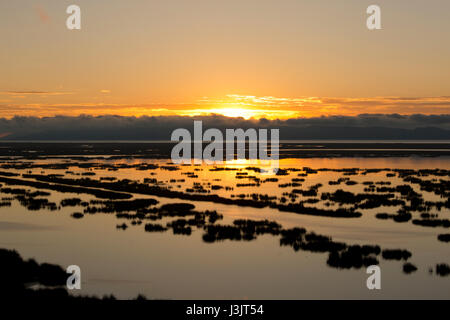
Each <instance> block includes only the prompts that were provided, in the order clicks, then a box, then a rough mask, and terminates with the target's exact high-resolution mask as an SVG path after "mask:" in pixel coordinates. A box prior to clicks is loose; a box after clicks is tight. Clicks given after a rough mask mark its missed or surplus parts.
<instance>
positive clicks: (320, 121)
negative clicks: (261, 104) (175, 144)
mask: <svg viewBox="0 0 450 320" xmlns="http://www.w3.org/2000/svg"><path fill="white" fill-rule="evenodd" d="M193 120H202V121H203V128H204V130H205V129H207V128H218V129H221V130H224V129H227V128H232V129H235V128H242V129H247V128H256V129H257V128H269V129H270V128H278V129H280V139H282V140H294V139H299V140H300V139H337V140H342V139H396V140H397V139H415V140H422V139H423V140H426V139H450V114H443V115H422V114H415V115H408V116H404V115H398V114H375V115H374V114H370V115H369V114H361V115H359V116H354V117H352V116H330V117H316V118H297V119H288V120H267V119H260V120H253V119H252V120H245V119H242V118H228V117H224V116H221V115H212V116H199V117H181V116H180V117H179V116H158V117H147V116H143V117H123V116H109V115H106V116H97V117H93V116H78V117H66V116H56V117H45V118H36V117H14V118H12V119H0V134H1V137H2V138H1V140H170V135H171V133H172V131H173V130H175V129H177V128H186V129H188V130H190V131H192V128H193Z"/></svg>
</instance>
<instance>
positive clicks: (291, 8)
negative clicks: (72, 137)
mask: <svg viewBox="0 0 450 320" xmlns="http://www.w3.org/2000/svg"><path fill="white" fill-rule="evenodd" d="M70 4H72V1H66V0H61V1H51V0H41V1H31V0H23V1H8V2H6V1H4V2H1V3H0V11H1V12H3V13H4V15H3V17H2V19H0V37H1V39H2V41H1V42H0V61H1V62H2V63H1V64H0V74H1V76H0V117H6V118H10V117H12V116H14V115H21V116H53V115H61V114H64V115H79V114H91V115H100V114H119V115H135V116H140V115H171V114H177V115H196V114H209V113H219V114H224V115H228V116H243V117H245V118H249V117H256V118H260V117H268V118H290V117H310V116H320V115H356V114H360V113H400V114H413V113H424V114H448V113H449V111H450V59H448V57H449V56H450V42H449V41H443V39H448V38H449V36H450V19H449V15H450V14H449V12H450V2H449V1H447V0H431V1H409V0H398V1H386V0H380V1H378V4H379V5H380V6H381V8H382V26H383V29H382V30H377V31H369V30H367V28H366V26H365V19H366V17H367V15H366V13H365V11H366V8H367V6H368V5H369V4H372V3H371V2H370V1H360V0H348V1H344V2H343V1H334V0H318V1H306V0H284V1H283V2H282V3H280V1H274V0H258V1H256V0H246V1H238V0H228V1H210V0H208V1H207V0H193V1H182V0H172V1H144V0H133V1H121V0H108V1H105V0H98V1H87V0H79V1H77V4H78V5H79V6H80V7H81V10H82V29H81V30H79V31H69V30H67V29H66V27H65V19H66V18H67V16H68V15H67V14H66V13H65V9H66V7H67V6H68V5H70Z"/></svg>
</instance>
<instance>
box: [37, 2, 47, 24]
mask: <svg viewBox="0 0 450 320" xmlns="http://www.w3.org/2000/svg"><path fill="white" fill-rule="evenodd" d="M35 10H36V14H37V16H38V17H39V20H40V21H41V22H42V23H48V22H50V17H49V15H48V14H47V12H46V11H45V9H44V8H43V7H42V6H41V5H37V6H36V7H35Z"/></svg>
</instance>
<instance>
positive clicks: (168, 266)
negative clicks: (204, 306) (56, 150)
mask: <svg viewBox="0 0 450 320" xmlns="http://www.w3.org/2000/svg"><path fill="white" fill-rule="evenodd" d="M23 161H24V162H26V163H32V164H34V165H37V167H30V168H27V169H14V168H7V169H5V165H7V164H11V163H13V162H11V160H8V161H4V162H3V163H1V165H2V167H3V168H2V169H1V170H2V171H3V172H6V171H7V172H12V173H19V174H23V173H25V172H27V173H32V174H37V175H49V174H63V175H64V177H66V178H71V179H78V178H81V177H85V176H82V175H81V174H82V173H86V172H93V173H95V175H94V176H86V177H89V178H91V179H100V178H101V177H103V178H105V177H106V178H107V177H114V178H117V179H119V180H120V179H130V180H133V181H137V182H139V183H143V182H144V179H145V178H150V179H157V180H158V185H160V186H164V187H170V188H171V190H173V191H181V192H186V189H189V188H191V187H192V186H193V185H194V182H195V183H200V185H202V186H203V188H205V189H208V190H209V191H210V194H211V193H213V194H217V195H219V196H221V197H226V198H231V195H235V196H236V195H238V194H246V195H247V194H252V193H255V192H256V193H261V194H267V195H270V196H274V197H277V201H279V199H280V198H281V197H282V196H283V193H284V192H291V191H292V190H293V189H302V190H306V189H308V188H309V187H311V186H313V185H315V184H317V183H321V184H323V186H322V187H320V188H319V192H318V196H317V197H313V198H320V195H321V194H322V193H327V192H331V193H332V192H334V191H336V190H338V189H344V190H346V191H350V192H353V193H355V194H357V193H363V192H364V187H366V186H365V185H363V182H364V181H374V182H380V181H384V182H386V181H389V182H391V185H390V187H395V186H397V185H402V184H405V182H404V181H403V180H402V179H401V178H399V176H398V174H396V175H395V176H394V177H386V172H389V171H383V172H377V173H368V174H366V175H362V174H361V172H362V171H364V169H369V168H386V169H415V170H418V169H432V168H439V169H445V170H449V169H450V159H449V158H446V157H439V158H422V157H408V158H404V157H402V158H395V157H390V158H376V159H372V158H327V159H326V158H312V159H311V158H309V159H284V160H281V162H280V165H281V168H298V169H302V168H303V167H309V168H313V169H319V168H329V169H342V168H360V169H361V170H360V171H358V174H357V175H351V176H346V175H344V174H343V172H332V171H319V172H318V173H315V174H310V175H308V176H307V177H304V179H305V181H304V182H302V183H301V186H297V187H286V188H280V187H279V185H280V184H286V183H289V182H291V181H292V178H297V177H298V173H302V172H303V171H299V172H289V174H288V175H287V176H277V178H278V181H277V182H264V183H262V182H260V183H259V186H258V187H255V186H247V187H237V186H236V185H237V183H244V184H245V183H248V182H249V181H253V182H254V180H253V179H248V178H244V179H236V172H247V175H251V176H256V177H257V178H261V179H266V177H263V176H261V177H259V176H258V174H257V173H255V172H253V171H249V170H247V169H246V168H247V167H248V166H249V165H250V164H251V165H252V166H254V164H253V163H250V162H249V161H246V160H237V161H233V162H230V163H226V164H225V167H226V168H229V169H234V170H228V171H210V169H213V168H214V166H206V165H203V166H182V167H180V168H179V170H173V171H170V170H167V169H164V168H163V167H164V166H166V165H167V163H168V161H167V160H145V161H144V160H141V159H133V158H131V159H115V160H94V161H90V160H88V161H86V162H87V163H95V165H88V166H86V168H80V167H79V165H80V164H83V161H81V162H80V161H73V160H70V159H69V160H67V159H66V160H57V159H47V160H46V159H37V160H23ZM55 163H59V164H61V163H67V164H69V169H52V168H48V167H46V168H42V167H39V166H41V165H45V164H55ZM141 163H145V164H149V163H152V164H156V165H159V167H158V168H156V169H152V170H137V168H136V167H134V168H127V167H126V166H132V165H136V164H141ZM105 165H108V166H115V167H117V168H118V170H117V171H111V170H108V167H107V166H105ZM120 166H123V168H121V167H120ZM28 171H30V172H28ZM67 171H69V172H67ZM188 172H191V173H193V174H194V175H196V176H197V177H188V175H186V173H188ZM78 174H80V175H78ZM343 177H348V178H349V179H350V180H352V181H355V182H356V184H355V185H345V184H341V185H329V184H328V181H330V180H333V181H334V180H337V179H339V178H343ZM16 178H18V179H22V178H21V177H20V176H19V177H16ZM298 178H300V177H298ZM23 179H24V180H32V179H31V178H24V177H23ZM182 179H184V181H182V182H181V181H177V180H182ZM218 179H220V180H218ZM423 179H430V180H431V179H445V180H449V177H448V176H443V177H435V176H428V177H424V178H423ZM171 180H175V181H176V182H171ZM208 183H209V184H208ZM211 185H220V186H222V187H227V186H228V187H233V188H234V189H233V190H226V189H217V190H211V189H210V186H211ZM411 185H412V184H411ZM2 187H3V188H5V187H10V188H21V189H29V190H33V188H30V187H23V186H5V185H3V186H2ZM412 187H413V189H414V190H415V191H417V192H419V193H420V194H422V196H423V197H424V199H425V200H427V201H445V200H446V199H443V198H441V197H440V196H438V195H436V194H434V193H433V192H426V191H421V190H420V187H419V186H418V185H412ZM42 191H48V190H42ZM50 193H51V195H50V196H49V197H47V198H48V199H49V201H51V202H55V203H57V204H59V203H60V202H61V200H63V199H66V198H81V199H82V200H84V201H90V200H94V199H95V197H94V196H91V195H87V194H75V193H61V192H57V191H50ZM191 194H195V192H194V193H192V192H191ZM11 196H12V195H11V194H3V193H2V197H4V198H5V197H11ZM133 197H134V198H154V199H157V200H158V201H159V202H160V203H159V204H158V205H157V206H160V205H162V204H165V203H174V202H184V203H185V202H189V203H192V204H194V205H195V206H196V210H217V211H218V213H220V214H222V215H223V220H220V221H218V222H216V224H223V225H229V224H232V223H233V221H234V220H236V219H252V220H261V219H268V220H271V221H276V222H277V223H279V224H281V225H282V226H283V228H293V227H304V228H306V229H307V230H308V231H313V232H315V233H317V234H322V235H326V236H330V237H332V239H333V240H334V241H342V242H345V243H347V244H349V245H351V244H371V245H374V244H377V245H379V246H381V248H382V249H385V248H387V249H407V250H408V251H410V252H411V253H412V257H411V259H409V261H410V262H411V263H413V264H414V265H416V266H417V267H418V270H417V271H416V272H415V273H412V274H405V273H404V272H403V271H402V265H403V262H399V261H391V260H384V259H382V258H381V257H379V262H380V267H381V270H382V290H380V291H370V290H368V289H367V287H366V279H367V277H368V275H367V274H366V271H365V268H359V269H355V268H353V269H350V270H343V269H336V268H332V267H330V266H328V265H327V254H326V253H313V252H308V251H298V252H295V251H294V250H293V249H292V248H291V247H289V246H280V242H279V237H275V236H272V235H262V236H258V237H257V239H256V240H253V241H231V240H225V241H221V242H215V243H206V242H204V241H203V240H202V235H203V233H204V231H203V230H202V229H196V228H193V232H192V234H191V235H190V236H185V235H174V234H172V232H171V230H169V231H167V232H164V233H150V232H145V231H144V224H145V223H143V224H142V225H136V226H134V225H131V224H130V223H129V221H126V220H125V221H123V220H120V219H117V218H116V216H115V214H102V213H98V214H95V215H91V214H86V215H85V216H84V218H82V219H79V220H78V219H73V218H72V217H71V214H72V213H73V212H75V211H79V212H80V211H81V212H82V211H83V208H81V207H62V208H61V209H60V210H57V211H49V210H45V209H44V210H38V211H29V210H27V209H26V208H25V207H23V206H22V205H20V204H19V202H18V201H17V200H13V201H11V207H1V208H0V230H1V232H0V247H2V248H10V249H16V250H17V251H18V252H19V253H20V254H21V255H22V256H23V257H25V258H30V257H34V258H35V259H36V260H38V261H39V262H49V263H56V264H59V265H61V266H63V267H64V268H65V267H66V266H68V265H71V264H76V265H79V266H80V267H81V271H82V290H81V291H79V292H77V294H96V295H103V294H110V293H113V294H114V295H116V296H117V297H119V298H131V297H135V296H136V295H137V294H138V293H142V294H144V295H146V296H147V297H148V298H158V299H160V298H162V299H166V298H167V299H246V298H248V299H304V298H307V299H315V298H321V299H324V298H325V299H333V298H370V299H372V298H383V299H388V298H389V299H390V298H425V299H426V298H433V299H441V298H442V299H445V298H449V289H450V283H449V277H440V276H438V275H436V274H435V273H434V272H433V273H432V274H430V272H429V269H430V268H434V266H435V265H436V264H437V263H447V264H448V263H450V261H449V260H450V259H449V253H450V244H448V243H445V242H440V241H438V240H437V235H438V234H441V233H448V229H446V228H443V227H436V228H427V227H422V226H419V225H414V224H412V223H411V221H409V222H407V223H395V222H393V221H392V220H380V219H377V218H376V217H375V215H376V214H377V213H380V212H387V213H395V212H396V210H398V208H397V207H380V208H375V209H366V210H359V211H361V212H362V213H363V215H362V217H360V218H330V217H319V216H311V215H300V214H296V213H290V212H280V211H279V210H277V209H275V208H269V207H265V208H252V207H241V206H237V205H225V204H221V203H212V202H207V201H192V200H177V199H170V198H164V197H156V196H149V195H142V194H134V195H133ZM247 198H248V197H247ZM307 198H308V197H303V196H299V198H297V199H296V201H297V202H298V201H300V200H302V199H303V200H305V199H307ZM311 206H313V207H320V208H325V206H324V202H323V201H320V202H319V203H317V204H312V205H311ZM338 207H339V205H337V204H335V203H334V204H331V205H330V207H327V208H330V209H334V208H338ZM343 207H348V206H346V205H344V206H343ZM432 212H433V213H438V214H439V218H440V219H448V217H449V214H450V212H449V209H446V208H443V209H442V210H441V211H440V212H438V211H437V210H434V209H433V210H432ZM412 214H413V217H414V218H418V217H419V216H420V212H413V213H412ZM166 220H167V221H170V219H166ZM166 220H162V221H156V222H157V223H162V224H164V222H165V221H166ZM123 222H126V223H127V225H128V226H129V228H128V229H126V230H119V229H117V228H116V225H117V224H119V223H123Z"/></svg>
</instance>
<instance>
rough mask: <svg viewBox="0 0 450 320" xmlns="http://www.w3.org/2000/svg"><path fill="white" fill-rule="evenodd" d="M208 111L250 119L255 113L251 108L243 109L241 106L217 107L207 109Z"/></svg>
mask: <svg viewBox="0 0 450 320" xmlns="http://www.w3.org/2000/svg"><path fill="white" fill-rule="evenodd" d="M208 112H209V113H211V114H221V115H223V116H225V117H231V118H237V117H242V118H244V119H250V118H252V117H255V116H256V115H257V113H256V112H254V111H253V110H251V109H243V108H217V109H209V110H208Z"/></svg>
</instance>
